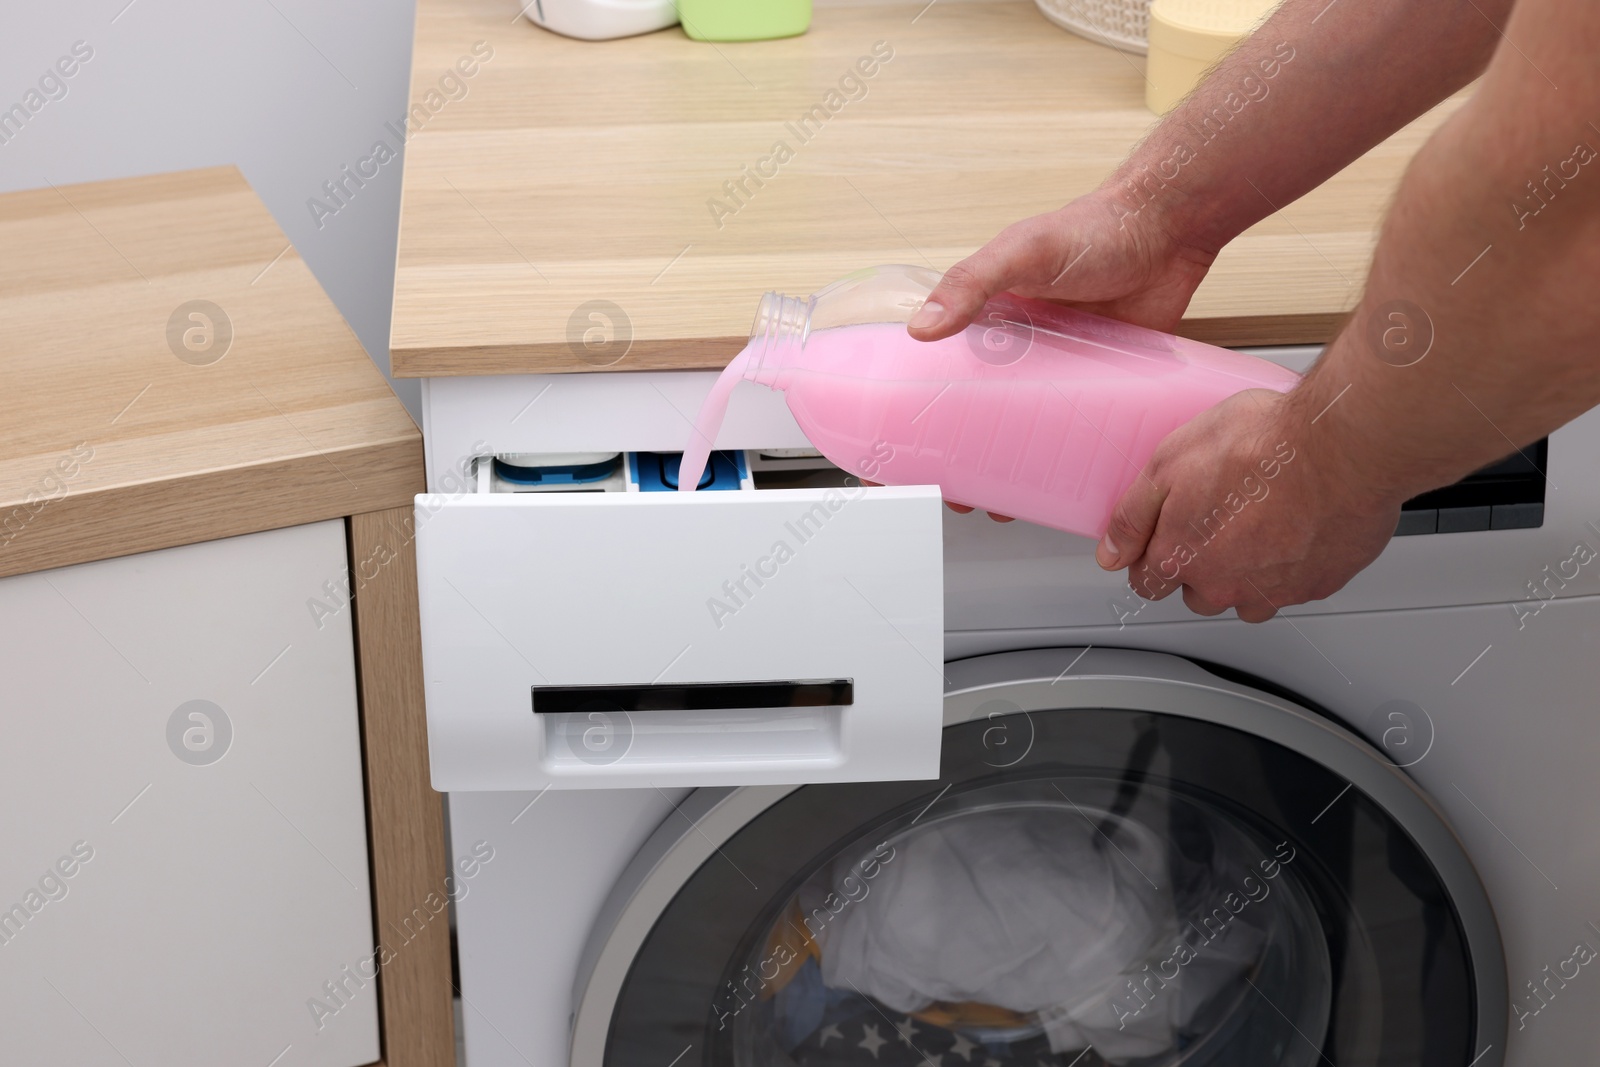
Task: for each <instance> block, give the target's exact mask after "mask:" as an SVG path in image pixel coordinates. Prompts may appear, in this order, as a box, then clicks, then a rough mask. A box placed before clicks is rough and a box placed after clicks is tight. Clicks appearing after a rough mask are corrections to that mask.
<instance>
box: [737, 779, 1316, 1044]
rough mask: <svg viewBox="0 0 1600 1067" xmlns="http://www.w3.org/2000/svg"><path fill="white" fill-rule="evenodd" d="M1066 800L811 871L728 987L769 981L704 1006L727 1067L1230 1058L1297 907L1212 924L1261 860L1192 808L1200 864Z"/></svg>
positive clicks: (1003, 809)
mask: <svg viewBox="0 0 1600 1067" xmlns="http://www.w3.org/2000/svg"><path fill="white" fill-rule="evenodd" d="M1072 788H1073V790H1074V791H1076V790H1079V789H1084V790H1085V793H1084V796H1083V797H1082V798H1081V799H1078V798H1074V799H1076V800H1077V802H1076V803H1075V802H1074V801H1073V800H1066V799H1063V798H1062V797H1061V796H1057V797H1056V799H1055V800H1053V801H1052V800H1051V799H1049V798H1048V797H1046V796H1044V795H1043V794H1042V793H1041V792H1040V790H1039V789H1038V787H1037V784H1036V783H1035V784H1033V785H1028V786H1022V787H1020V788H1011V787H1007V788H1003V789H1000V790H995V791H989V792H988V794H987V795H985V796H983V797H981V798H980V799H978V800H976V801H974V802H970V803H967V804H965V805H962V804H957V805H955V806H954V810H952V811H951V812H949V813H947V814H945V815H943V816H941V817H935V818H926V819H923V820H921V821H920V822H918V823H916V824H914V825H912V826H911V827H909V828H908V829H907V830H905V831H903V832H901V833H899V834H898V835H892V836H889V837H887V838H885V839H884V840H882V841H880V842H879V843H877V844H874V845H870V846H866V845H859V844H858V845H856V846H854V847H852V849H850V850H847V851H845V852H843V853H841V854H840V855H839V856H838V857H837V858H836V859H835V860H834V861H833V862H832V863H830V864H827V865H826V866H824V867H822V868H820V869H819V870H818V871H817V872H816V873H814V874H813V875H812V876H811V877H810V878H809V879H807V880H806V881H805V882H804V883H802V884H801V885H800V887H799V888H798V889H797V890H796V891H795V892H794V893H793V894H792V895H791V896H790V897H789V898H788V899H787V900H786V901H785V902H783V904H782V907H781V909H780V911H779V913H778V915H777V918H776V919H775V920H773V921H772V922H771V924H770V925H769V926H768V927H767V930H766V934H765V937H764V938H762V939H761V940H759V941H758V943H757V945H756V947H755V949H754V951H753V952H752V957H753V958H751V959H748V960H745V961H741V962H743V963H744V969H743V970H742V971H737V972H736V973H739V974H742V975H750V974H753V973H759V974H760V975H761V976H762V977H763V978H766V979H767V980H766V981H764V982H763V983H761V985H760V988H759V989H758V990H754V987H753V986H752V985H751V983H749V982H748V980H747V981H746V982H745V985H744V988H743V992H746V993H748V992H750V991H752V990H753V991H754V994H755V995H754V996H753V997H750V996H741V995H740V993H741V990H740V989H739V988H737V987H735V986H733V985H732V984H730V985H728V986H726V987H725V988H724V991H723V994H722V996H721V997H720V998H719V999H718V1000H717V1002H716V1003H715V1004H714V1005H713V1017H714V1019H715V1020H716V1024H717V1025H716V1026H715V1027H714V1028H716V1029H719V1030H720V1029H723V1028H730V1027H731V1029H732V1031H733V1032H732V1035H731V1047H732V1050H733V1051H734V1060H735V1062H738V1063H740V1064H749V1065H756V1067H791V1065H792V1067H844V1065H849V1064H858V1063H859V1064H875V1065H882V1067H901V1065H903V1067H915V1065H925V1064H928V1063H935V1064H941V1065H954V1064H957V1063H960V1064H971V1065H973V1067H997V1065H998V1067H1013V1065H1016V1067H1046V1065H1047V1067H1067V1065H1069V1064H1071V1065H1075V1067H1096V1065H1102V1064H1116V1065H1120V1067H1175V1065H1177V1064H1180V1063H1182V1064H1190V1065H1198V1064H1213V1063H1214V1064H1215V1067H1222V1060H1220V1059H1219V1060H1215V1061H1213V1060H1212V1059H1211V1058H1210V1055H1211V1054H1218V1053H1220V1054H1223V1055H1227V1054H1229V1053H1230V1052H1231V1053H1237V1052H1238V1051H1239V1045H1238V1044H1237V1043H1235V1042H1234V1041H1233V1039H1232V1038H1230V1036H1229V1035H1230V1033H1234V1034H1236V1032H1237V1031H1239V1030H1240V1029H1241V1028H1244V1029H1248V1028H1251V1022H1250V1020H1251V1017H1252V1015H1253V1013H1254V1011H1255V1008H1256V1007H1257V1006H1259V998H1258V997H1256V996H1254V995H1252V983H1266V984H1268V985H1269V986H1271V985H1273V984H1274V983H1275V982H1276V981H1277V980H1278V979H1279V977H1280V972H1281V971H1282V969H1283V965H1284V962H1285V954H1284V952H1283V948H1284V943H1285V935H1286V931H1285V930H1284V929H1283V927H1284V924H1285V916H1288V915H1291V914H1293V913H1296V912H1299V911H1301V910H1303V909H1309V908H1310V904H1309V901H1308V900H1300V899H1298V897H1299V894H1298V893H1297V891H1295V890H1293V889H1288V888H1285V894H1284V895H1281V896H1280V897H1279V898H1278V899H1277V900H1273V901H1272V903H1271V906H1270V907H1269V906H1268V905H1267V904H1266V903H1265V902H1266V900H1267V899H1268V895H1270V891H1268V892H1267V893H1263V894H1262V897H1261V902H1260V903H1258V904H1244V905H1243V906H1242V907H1240V910H1239V911H1238V912H1234V911H1232V910H1231V907H1223V905H1222V903H1221V902H1222V901H1224V900H1229V901H1232V900H1240V901H1242V900H1243V898H1242V897H1241V896H1239V894H1238V893H1237V892H1234V890H1236V889H1237V886H1238V885H1239V884H1241V883H1242V882H1243V881H1244V880H1245V879H1247V878H1249V877H1250V873H1251V872H1252V870H1257V868H1255V866H1254V865H1255V864H1256V863H1257V862H1258V860H1259V857H1260V855H1261V853H1262V852H1263V846H1262V845H1261V844H1260V843H1259V842H1256V841H1252V840H1250V839H1249V838H1248V837H1247V836H1246V835H1244V834H1243V833H1240V832H1238V831H1236V830H1229V829H1228V828H1227V827H1226V826H1225V824H1223V823H1222V822H1220V821H1216V820H1212V819H1209V818H1205V816H1204V815H1203V814H1201V813H1198V812H1194V811H1191V812H1190V813H1189V814H1191V815H1194V816H1195V818H1205V823H1206V825H1204V828H1203V829H1202V824H1201V823H1198V822H1195V823H1193V824H1192V826H1191V829H1192V830H1194V831H1197V832H1199V833H1200V834H1201V835H1203V836H1206V837H1208V838H1209V840H1208V841H1207V843H1206V846H1205V849H1204V850H1203V852H1204V856H1203V858H1202V859H1201V860H1200V861H1199V862H1196V861H1195V859H1194V858H1193V857H1187V856H1184V855H1182V854H1181V852H1175V851H1174V849H1173V842H1172V840H1171V836H1170V835H1171V831H1172V827H1171V826H1163V827H1161V828H1160V829H1159V830H1158V829H1156V828H1153V827H1152V826H1150V825H1147V824H1146V823H1145V822H1144V821H1142V820H1141V818H1139V817H1130V816H1128V814H1127V813H1125V812H1124V813H1120V814H1119V813H1118V812H1116V811H1114V810H1112V809H1113V808H1114V807H1115V804H1114V803H1112V804H1106V803H1104V799H1105V798H1097V799H1090V795H1091V792H1092V791H1089V790H1087V789H1086V787H1084V786H1083V784H1082V783H1076V784H1075V785H1074V786H1073V787H1072ZM1187 817H1188V815H1181V814H1180V818H1187ZM1194 839H1196V840H1197V839H1198V838H1194ZM1266 854H1267V855H1269V856H1270V855H1271V850H1270V846H1269V847H1267V848H1266ZM1287 883H1288V879H1284V880H1283V881H1282V882H1280V883H1278V886H1279V887H1287ZM1252 884H1258V885H1259V884H1261V880H1260V878H1259V877H1258V878H1256V879H1255V881H1254V883H1252ZM1275 888H1276V887H1275ZM1230 893H1231V894H1232V896H1230ZM1252 907H1254V912H1251V911H1250V909H1251V908H1252ZM1289 936H1290V937H1292V936H1293V935H1292V934H1290V935H1289ZM1290 954H1293V953H1292V952H1291V953H1290ZM1302 962H1304V961H1302ZM1158 973H1159V974H1165V975H1166V978H1165V979H1164V980H1163V979H1161V978H1158V977H1156V974H1158ZM1313 999H1315V1000H1318V1001H1319V1003H1318V1004H1314V1005H1310V1006H1309V1007H1310V1010H1309V1011H1308V1012H1307V1013H1305V1014H1304V1015H1303V1016H1302V1020H1301V1021H1302V1022H1304V1023H1305V1024H1306V1025H1312V1026H1315V1025H1316V1022H1317V1021H1318V1020H1321V1021H1323V1022H1325V1019H1326V1004H1324V1003H1321V1002H1320V998H1313ZM1290 1010H1291V1011H1294V1010H1295V1009H1294V1008H1293V1007H1292V1006H1291V1007H1290ZM1261 1029H1265V1028H1261ZM1258 1051H1268V1050H1258ZM1301 1051H1307V1052H1309V1053H1310V1054H1311V1057H1312V1059H1311V1060H1306V1061H1305V1063H1306V1065H1307V1067H1309V1065H1310V1064H1311V1062H1312V1061H1313V1060H1314V1059H1315V1049H1314V1048H1313V1047H1311V1046H1307V1048H1306V1050H1301ZM1201 1053H1205V1054H1201ZM1197 1054H1199V1055H1197ZM1272 1062H1274V1063H1281V1064H1300V1063H1301V1059H1300V1058H1297V1057H1296V1055H1295V1053H1294V1052H1293V1051H1291V1052H1289V1054H1287V1055H1283V1056H1282V1057H1281V1058H1278V1059H1274V1060H1273V1061H1272ZM1229 1067H1233V1065H1232V1064H1229Z"/></svg>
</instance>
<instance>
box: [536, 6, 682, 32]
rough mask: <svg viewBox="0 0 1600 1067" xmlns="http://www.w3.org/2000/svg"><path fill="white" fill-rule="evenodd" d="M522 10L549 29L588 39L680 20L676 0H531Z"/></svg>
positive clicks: (665, 25) (658, 27)
mask: <svg viewBox="0 0 1600 1067" xmlns="http://www.w3.org/2000/svg"><path fill="white" fill-rule="evenodd" d="M523 13H524V14H525V15H527V16H528V19H529V20H530V21H532V22H533V23H534V24H536V25H539V26H543V27H544V28H545V29H547V30H552V31H554V32H555V33H559V34H561V35H563V36H566V37H577V38H580V39H582V40H585V41H606V40H610V39H612V38H615V37H633V36H635V35H637V34H641V33H652V32H654V31H656V30H659V29H664V28H666V27H667V26H672V25H676V24H677V21H678V9H677V6H676V5H675V4H674V3H673V0H531V2H530V3H529V4H528V6H527V7H526V8H525V9H524V10H523Z"/></svg>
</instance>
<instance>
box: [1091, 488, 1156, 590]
mask: <svg viewBox="0 0 1600 1067" xmlns="http://www.w3.org/2000/svg"><path fill="white" fill-rule="evenodd" d="M1166 499H1167V490H1166V489H1165V488H1164V487H1162V486H1159V485H1157V484H1156V483H1155V482H1153V481H1151V480H1150V478H1149V477H1148V476H1147V475H1144V474H1140V475H1139V477H1137V478H1135V479H1134V482H1133V484H1132V485H1130V486H1128V489H1127V491H1126V492H1125V493H1123V494H1122V499H1121V500H1119V501H1117V506H1116V507H1115V508H1114V509H1113V510H1112V512H1111V521H1110V523H1109V524H1108V525H1107V526H1106V532H1105V534H1104V536H1102V537H1101V538H1100V543H1099V544H1098V545H1096V546H1095V549H1094V558H1095V562H1096V563H1098V564H1100V566H1101V568H1102V569H1104V570H1108V571H1118V570H1121V569H1122V568H1124V567H1131V566H1132V565H1133V564H1134V563H1137V562H1138V561H1139V559H1140V558H1141V557H1143V556H1144V551H1145V549H1146V548H1147V547H1149V544H1150V537H1151V535H1152V534H1153V533H1154V532H1155V528H1156V520H1157V519H1159V518H1160V517H1161V505H1162V504H1164V503H1165V502H1166Z"/></svg>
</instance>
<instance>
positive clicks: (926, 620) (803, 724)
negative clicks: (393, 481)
mask: <svg viewBox="0 0 1600 1067" xmlns="http://www.w3.org/2000/svg"><path fill="white" fill-rule="evenodd" d="M416 507H417V515H416V519H417V526H416V529H417V573H418V581H419V589H418V593H419V599H420V604H421V624H422V654H423V669H424V674H425V677H426V680H427V691H426V692H427V716H428V740H429V750H430V755H431V760H432V773H433V785H434V788H435V789H439V790H441V791H457V790H527V789H543V788H557V789H584V788H604V787H619V786H632V787H650V786H661V787H666V786H709V785H729V786H733V785H766V784H794V783H808V782H846V781H867V780H892V779H914V778H932V777H935V776H937V774H938V768H939V745H940V726H941V717H942V702H943V686H944V677H943V658H944V657H943V636H944V634H943V631H944V616H943V606H944V591H943V569H942V545H941V534H940V529H941V526H940V523H941V505H940V500H939V495H938V490H937V489H936V488H935V487H931V486H914V487H904V486H902V487H887V486H886V487H863V486H860V485H854V486H845V487H832V488H800V489H763V490H757V489H748V488H747V489H741V490H738V491H733V492H699V493H676V492H654V493H647V492H626V493H624V492H616V493H605V492H598V493H543V494H541V493H515V494H512V493H506V494H488V493H485V494H466V495H452V496H439V495H434V496H419V497H418V498H417V501H416Z"/></svg>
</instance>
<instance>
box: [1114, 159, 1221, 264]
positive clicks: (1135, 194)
mask: <svg viewBox="0 0 1600 1067" xmlns="http://www.w3.org/2000/svg"><path fill="white" fill-rule="evenodd" d="M1194 158H1195V154H1194V152H1193V150H1192V149H1190V148H1189V147H1188V146H1187V145H1186V144H1185V143H1184V142H1182V141H1181V140H1167V141H1165V142H1158V141H1157V139H1156V138H1155V137H1152V138H1151V139H1150V140H1148V141H1146V142H1145V144H1144V145H1142V146H1140V148H1139V150H1138V151H1137V152H1135V153H1134V154H1133V155H1132V156H1130V157H1129V158H1128V159H1127V160H1125V161H1124V162H1123V163H1122V164H1121V165H1119V166H1118V167H1117V169H1116V170H1114V171H1112V172H1111V174H1110V175H1109V176H1108V177H1107V178H1106V180H1105V181H1104V182H1102V183H1101V184H1100V186H1099V188H1098V189H1096V190H1095V194H1094V195H1096V196H1097V197H1099V198H1100V199H1101V200H1103V201H1104V202H1105V203H1106V204H1107V206H1108V207H1109V208H1110V209H1111V210H1112V211H1113V212H1114V213H1115V214H1116V216H1117V219H1118V222H1119V224H1121V225H1122V226H1124V227H1127V228H1133V227H1137V228H1138V229H1139V230H1140V231H1142V232H1143V233H1144V234H1146V235H1148V236H1149V237H1150V238H1151V240H1152V241H1153V242H1158V243H1160V244H1162V245H1164V246H1166V247H1168V248H1171V249H1174V250H1178V251H1181V252H1183V253H1185V254H1186V255H1188V256H1189V257H1190V258H1194V259H1202V260H1203V261H1204V262H1205V263H1207V264H1208V265H1209V264H1210V262H1211V261H1212V260H1214V259H1216V257H1217V254H1218V253H1219V252H1220V251H1221V250H1222V248H1223V246H1224V245H1226V244H1227V243H1228V242H1229V241H1231V240H1232V239H1233V238H1234V237H1236V236H1238V233H1237V232H1233V231H1230V230H1229V228H1228V227H1227V226H1225V225H1222V224H1221V220H1220V219H1219V218H1212V217H1210V216H1213V215H1215V214H1216V211H1215V207H1216V205H1215V204H1211V205H1210V206H1208V201H1209V199H1210V198H1208V197H1206V196H1198V197H1197V196H1196V193H1195V186H1196V178H1197V175H1194V174H1193V173H1192V172H1188V171H1186V167H1188V165H1189V164H1192V163H1193V162H1194Z"/></svg>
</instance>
